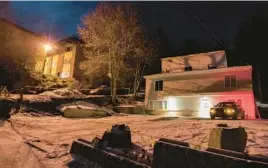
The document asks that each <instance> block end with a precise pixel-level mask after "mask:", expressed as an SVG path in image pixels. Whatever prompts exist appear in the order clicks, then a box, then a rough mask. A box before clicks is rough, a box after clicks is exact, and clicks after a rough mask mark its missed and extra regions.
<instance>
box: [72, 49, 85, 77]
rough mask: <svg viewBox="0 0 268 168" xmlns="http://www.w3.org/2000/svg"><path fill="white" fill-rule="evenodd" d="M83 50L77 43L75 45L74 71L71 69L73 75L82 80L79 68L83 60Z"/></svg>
mask: <svg viewBox="0 0 268 168" xmlns="http://www.w3.org/2000/svg"><path fill="white" fill-rule="evenodd" d="M84 59H85V58H84V56H83V51H82V48H81V47H80V46H79V45H77V46H76V53H75V61H74V71H73V77H74V78H75V79H76V80H78V81H82V78H83V77H82V76H83V75H82V71H81V70H80V63H81V62H82V61H83V60H84Z"/></svg>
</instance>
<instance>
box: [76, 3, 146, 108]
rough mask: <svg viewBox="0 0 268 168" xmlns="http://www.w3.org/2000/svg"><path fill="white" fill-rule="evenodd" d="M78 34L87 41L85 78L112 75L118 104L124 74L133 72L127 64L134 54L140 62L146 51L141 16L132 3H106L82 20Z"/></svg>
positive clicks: (113, 100) (85, 47) (85, 48)
mask: <svg viewBox="0 0 268 168" xmlns="http://www.w3.org/2000/svg"><path fill="white" fill-rule="evenodd" d="M78 34H79V35H80V37H81V39H82V40H83V41H84V44H83V45H82V47H83V49H84V54H85V57H86V60H85V61H84V62H82V63H81V65H80V68H81V69H82V70H84V73H85V75H93V74H94V76H96V74H98V75H99V76H101V75H105V74H108V76H109V77H110V88H111V96H112V102H113V103H116V88H117V85H118V82H119V81H120V78H119V77H120V74H122V73H123V74H124V73H126V72H128V73H129V72H133V69H132V68H133V67H131V66H130V65H129V64H128V63H126V62H127V61H128V60H131V59H133V58H134V57H133V55H135V58H138V59H140V57H138V56H137V54H138V52H137V51H143V52H144V50H143V49H142V45H143V44H145V42H144V40H145V39H144V38H143V28H142V27H141V25H140V23H139V20H138V13H137V12H136V11H135V10H134V9H133V7H132V6H131V5H129V4H117V3H116V4H112V3H108V2H102V3H100V4H99V5H98V6H97V8H96V10H95V11H93V12H91V13H88V14H87V15H85V16H84V17H83V18H82V24H81V25H80V26H79V27H78ZM142 39H143V40H142ZM140 40H141V41H140ZM139 54H141V53H139ZM142 55H144V54H142ZM138 62H139V61H138ZM139 65H140V64H139ZM137 68H138V69H140V67H137ZM131 70H132V71H131ZM129 75H133V74H129ZM137 81H138V79H137Z"/></svg>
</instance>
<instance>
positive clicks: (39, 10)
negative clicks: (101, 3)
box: [0, 1, 268, 102]
mask: <svg viewBox="0 0 268 168" xmlns="http://www.w3.org/2000/svg"><path fill="white" fill-rule="evenodd" d="M128 3H129V2H128ZM132 3H133V4H135V5H136V7H137V9H139V10H140V14H141V18H142V21H143V23H144V24H145V25H146V26H147V27H148V29H149V32H157V30H159V28H162V31H163V32H164V34H165V36H166V39H167V41H166V42H165V41H164V42H163V43H169V46H171V49H167V50H176V51H175V52H174V53H173V54H174V55H168V54H167V53H166V54H163V56H176V55H181V52H180V51H181V48H180V47H181V46H182V44H183V42H185V41H187V40H194V41H195V47H199V48H200V47H201V48H203V49H205V48H206V49H205V51H212V50H215V49H217V48H220V49H225V50H226V51H227V59H229V60H228V63H230V62H233V63H234V64H233V65H235V66H237V65H245V64H247V63H249V64H251V65H253V69H257V71H259V72H260V78H261V83H262V86H267V85H268V79H267V78H266V76H267V75H266V72H267V71H268V67H267V65H266V63H265V64H264V61H263V56H264V55H266V54H267V51H266V49H267V46H268V41H267V39H268V31H267V30H268V3H267V2H232V1H229V2H223V1H222V2H220V1H218V2H209V1H207V2H200V1H199V2H198V1H197V2H181V1H177V2H172V1H170V2H164V1H162V2H142V1H139V2H132ZM97 4H98V2H93V1H88V2H86V1H83V2H77V1H73V2H72V1H59V2H55V1H50V2H49V1H46V2H40V1H39V2H21V1H8V2H0V16H1V17H4V18H7V19H10V20H12V21H14V22H16V23H17V24H19V25H21V26H23V27H25V28H27V29H29V30H31V31H33V32H36V33H38V34H42V35H46V36H49V37H50V38H51V39H52V40H60V39H63V38H66V37H69V36H74V35H77V33H76V31H77V26H78V24H79V23H80V20H81V17H82V16H83V15H85V14H86V13H87V12H88V11H90V10H94V8H95V7H96V6H97ZM256 14H257V15H258V17H259V18H257V19H256V18H255V21H254V24H253V22H252V16H254V15H256ZM261 18H262V19H261ZM197 19H198V20H199V21H201V23H200V22H198V21H197ZM244 23H247V28H244V27H243V24H244ZM202 24H203V26H202ZM204 26H205V27H206V28H204ZM241 28H243V29H244V30H243V31H242V33H243V32H244V34H242V36H240V44H239V45H237V43H236V42H237V39H239V38H237V34H239V33H238V32H240V33H241V31H240V30H241ZM241 37H242V38H241ZM241 39H242V40H241ZM215 41H216V42H215ZM219 41H220V43H221V44H223V47H222V46H219ZM159 48H160V47H159ZM164 48H165V47H164ZM166 48H168V47H166ZM189 51H190V53H193V52H195V51H196V50H195V49H194V47H193V48H192V49H191V50H189ZM164 53H165V52H164ZM160 56H161V55H160ZM230 60H231V61H230ZM257 71H256V72H257ZM256 81H257V79H254V82H256ZM255 86H256V85H255ZM262 91H263V92H264V93H265V94H266V101H267V102H268V88H267V87H264V89H263V90H262Z"/></svg>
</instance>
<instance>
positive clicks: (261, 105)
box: [256, 101, 268, 108]
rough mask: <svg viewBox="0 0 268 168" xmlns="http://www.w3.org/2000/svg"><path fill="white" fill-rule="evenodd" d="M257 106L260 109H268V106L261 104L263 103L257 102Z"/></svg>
mask: <svg viewBox="0 0 268 168" xmlns="http://www.w3.org/2000/svg"><path fill="white" fill-rule="evenodd" d="M256 105H257V106H258V107H261V108H268V104H265V103H261V102H259V101H256Z"/></svg>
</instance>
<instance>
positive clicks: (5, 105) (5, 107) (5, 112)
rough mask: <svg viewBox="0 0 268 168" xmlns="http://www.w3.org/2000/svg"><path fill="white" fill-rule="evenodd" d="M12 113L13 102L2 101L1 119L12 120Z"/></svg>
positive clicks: (0, 107)
mask: <svg viewBox="0 0 268 168" xmlns="http://www.w3.org/2000/svg"><path fill="white" fill-rule="evenodd" d="M10 112H11V102H10V101H9V100H6V99H1V101H0V118H3V119H8V118H10Z"/></svg>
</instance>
